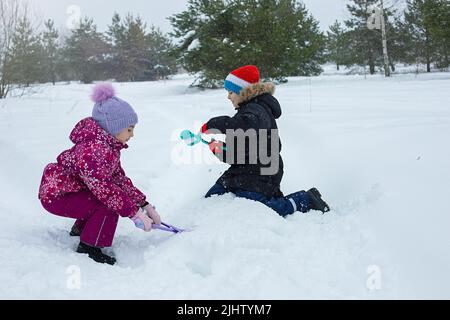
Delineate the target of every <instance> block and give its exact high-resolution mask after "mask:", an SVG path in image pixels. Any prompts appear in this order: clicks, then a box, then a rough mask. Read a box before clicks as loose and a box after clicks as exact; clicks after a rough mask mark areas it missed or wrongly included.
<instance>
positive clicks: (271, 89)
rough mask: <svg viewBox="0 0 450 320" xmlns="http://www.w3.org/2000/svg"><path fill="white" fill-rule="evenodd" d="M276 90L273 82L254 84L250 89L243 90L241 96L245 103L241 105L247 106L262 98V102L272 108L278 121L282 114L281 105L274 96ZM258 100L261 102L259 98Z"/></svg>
mask: <svg viewBox="0 0 450 320" xmlns="http://www.w3.org/2000/svg"><path fill="white" fill-rule="evenodd" d="M275 90H276V87H275V84H274V83H272V82H259V83H255V84H252V85H251V86H250V87H247V88H244V89H242V91H241V93H240V96H241V97H242V100H243V102H242V103H241V104H240V105H243V104H246V103H248V102H250V101H252V100H254V99H255V98H258V97H260V96H261V100H262V101H263V102H265V104H266V105H267V106H268V107H269V108H270V110H271V112H272V114H273V116H274V117H275V119H278V118H279V117H281V113H282V112H281V106H280V103H279V102H278V100H277V99H275V97H274V96H273V95H274V94H275ZM256 100H259V98H258V99H256ZM256 102H257V101H256ZM257 103H258V102H257Z"/></svg>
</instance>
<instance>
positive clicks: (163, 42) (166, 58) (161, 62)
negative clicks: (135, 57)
mask: <svg viewBox="0 0 450 320" xmlns="http://www.w3.org/2000/svg"><path fill="white" fill-rule="evenodd" d="M147 44H148V48H149V49H148V52H147V69H146V70H147V74H146V78H147V79H149V80H160V79H166V78H167V77H168V76H169V75H172V74H175V73H176V72H177V69H178V65H177V61H176V57H174V56H173V54H172V52H173V45H172V43H171V41H170V40H169V39H168V38H167V37H166V36H164V35H163V33H162V32H161V31H160V30H159V29H157V28H154V27H152V28H151V31H150V32H149V33H148V34H147Z"/></svg>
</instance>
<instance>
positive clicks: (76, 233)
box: [70, 224, 81, 237]
mask: <svg viewBox="0 0 450 320" xmlns="http://www.w3.org/2000/svg"><path fill="white" fill-rule="evenodd" d="M70 236H71V237H79V236H81V230H80V229H78V227H77V226H76V225H75V224H74V225H73V227H72V229H71V230H70Z"/></svg>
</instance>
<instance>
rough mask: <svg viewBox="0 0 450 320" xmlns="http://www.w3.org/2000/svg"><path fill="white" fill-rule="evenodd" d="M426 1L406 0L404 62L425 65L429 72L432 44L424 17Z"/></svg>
mask: <svg viewBox="0 0 450 320" xmlns="http://www.w3.org/2000/svg"><path fill="white" fill-rule="evenodd" d="M427 1H428V0H408V1H407V9H406V11H405V23H404V25H403V30H404V34H405V50H406V62H408V63H417V64H418V63H425V64H426V65H427V72H431V63H432V61H433V51H434V44H433V40H432V37H431V26H430V20H429V18H427V16H426V14H427V13H426V10H425V4H426V2H427Z"/></svg>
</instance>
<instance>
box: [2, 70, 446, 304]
mask: <svg viewBox="0 0 450 320" xmlns="http://www.w3.org/2000/svg"><path fill="white" fill-rule="evenodd" d="M191 82H192V78H190V77H189V76H177V77H176V78H175V79H174V80H171V81H161V82H155V83H133V84H115V86H116V89H117V91H118V94H119V96H120V97H122V98H124V99H126V100H128V101H129V102H130V103H131V104H132V105H133V106H134V107H135V109H136V110H137V112H138V114H139V116H140V123H139V125H138V127H137V129H136V131H135V138H134V140H132V141H131V143H130V148H129V149H128V150H125V151H124V152H123V153H122V162H123V165H124V168H125V170H126V171H127V174H128V175H129V176H130V177H131V178H132V179H133V181H134V182H135V184H136V185H137V186H138V187H140V188H141V189H142V190H143V191H144V192H145V193H146V194H148V197H149V200H150V201H151V202H152V203H153V204H155V205H156V206H157V208H158V210H159V212H160V213H161V215H162V216H163V220H165V221H166V222H169V223H172V224H175V225H177V226H182V227H193V228H194V229H195V230H194V231H193V232H190V233H184V234H180V235H171V234H168V233H164V232H161V231H152V232H151V233H148V234H147V233H144V232H142V231H140V230H138V229H136V228H135V227H134V225H133V224H132V223H131V222H130V221H129V220H127V219H121V221H120V223H119V227H118V229H117V233H116V239H115V241H114V245H113V247H112V249H111V250H112V251H113V252H114V253H115V255H116V257H117V259H118V265H116V266H114V267H111V266H106V265H100V264H96V263H94V262H92V260H90V259H89V258H88V257H87V256H84V255H79V254H77V253H75V252H74V250H75V248H76V245H77V240H78V239H74V238H70V237H69V235H68V230H69V229H70V227H71V225H72V221H71V220H70V219H63V218H60V217H56V216H52V215H51V214H48V213H46V212H45V211H44V209H43V208H42V207H41V206H40V203H39V201H38V199H37V191H38V186H39V182H40V178H41V174H42V170H43V168H44V166H45V165H46V164H47V163H49V162H54V161H55V159H56V156H57V155H58V154H59V153H60V152H61V151H62V150H65V149H68V148H70V147H71V143H70V141H69V139H68V135H69V133H70V131H71V130H72V128H73V126H74V125H75V123H76V122H78V121H79V120H80V119H82V118H84V117H86V116H89V115H90V112H91V109H92V103H91V102H90V100H89V94H90V91H91V89H92V86H91V85H79V84H71V85H64V84H58V85H56V86H40V87H38V88H35V89H34V93H32V94H29V95H26V96H23V97H21V98H9V99H6V100H0V152H1V166H0V195H1V196H0V214H1V223H0V268H1V272H0V288H1V289H0V298H7V299H9V298H45V299H47V298H62V299H75V298H76V299H78V298H87V299H99V298H124V299H135V298H136V299H223V298H225V299H319V298H326V299H329V298H331V299H348V298H357V299H380V298H387V299H395V298H447V299H448V298H450V274H449V270H450V235H449V227H450V202H449V200H448V197H449V195H450V148H449V139H450V73H433V74H428V75H427V74H420V75H414V74H405V75H395V76H394V77H392V78H391V79H384V78H383V77H382V76H380V75H376V76H367V77H364V76H357V75H352V76H345V75H339V74H336V75H333V74H325V75H322V76H320V77H315V78H312V79H311V81H309V79H307V78H292V79H290V81H289V83H287V84H285V85H282V86H280V87H279V88H278V91H277V93H276V96H277V98H278V99H279V100H280V102H281V104H282V106H283V111H284V115H283V117H282V118H281V119H280V120H279V127H280V134H281V137H282V141H283V152H282V154H283V157H284V161H285V177H284V180H283V183H282V189H283V191H284V192H285V193H286V194H288V193H291V192H294V191H298V190H302V189H309V188H310V187H312V186H316V187H317V188H319V189H320V190H321V192H322V194H323V195H324V198H325V199H326V200H327V201H328V202H329V204H330V205H331V206H332V207H333V211H332V212H331V213H329V214H327V215H321V214H319V213H317V212H311V213H308V214H300V213H297V214H295V215H293V216H290V217H288V218H287V219H283V218H281V217H279V216H278V215H277V214H276V213H275V212H273V211H271V210H270V209H268V208H266V207H265V206H263V205H262V204H259V203H256V202H251V201H248V200H243V199H237V198H234V197H233V196H231V195H227V196H223V197H215V198H212V199H204V198H203V195H204V194H205V193H206V192H207V190H208V189H209V187H211V186H212V185H213V184H214V182H215V180H216V179H217V178H218V176H219V175H220V173H221V172H223V170H225V169H226V165H224V164H219V163H217V162H216V161H215V159H214V157H213V156H212V155H210V154H209V152H208V150H207V148H204V147H203V146H200V145H198V146H195V147H194V148H188V147H187V146H185V145H183V144H182V143H181V142H180V141H178V138H177V136H178V134H179V133H180V131H181V130H183V129H191V130H198V128H199V127H200V126H201V124H202V123H203V122H204V121H206V120H208V119H209V118H210V117H213V116H217V115H223V114H229V115H232V114H233V108H232V107H231V105H230V103H229V102H228V101H227V99H226V92H225V91H223V90H212V91H211V90H210V91H200V90H197V89H189V88H188V85H189V84H190V83H191ZM78 275H79V279H80V283H79V284H80V286H79V287H78V286H77V281H76V279H77V276H78Z"/></svg>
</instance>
